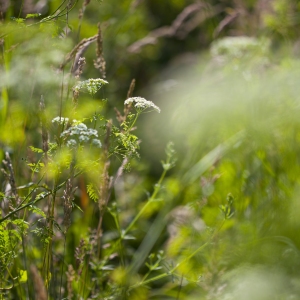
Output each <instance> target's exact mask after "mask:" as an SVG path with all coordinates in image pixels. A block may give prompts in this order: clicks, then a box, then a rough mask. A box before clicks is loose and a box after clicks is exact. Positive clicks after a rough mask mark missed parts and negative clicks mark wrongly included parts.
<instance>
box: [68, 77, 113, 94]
mask: <svg viewBox="0 0 300 300" xmlns="http://www.w3.org/2000/svg"><path fill="white" fill-rule="evenodd" d="M106 84H108V82H107V81H106V80H104V79H101V78H96V79H93V78H90V79H88V80H85V81H79V82H78V83H77V84H76V85H75V86H74V87H73V90H74V92H75V93H76V94H78V93H79V91H80V90H87V92H88V93H89V94H91V95H95V94H96V93H97V92H98V91H99V90H100V89H101V87H102V86H103V85H106Z"/></svg>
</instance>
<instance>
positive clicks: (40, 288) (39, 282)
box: [30, 265, 48, 300]
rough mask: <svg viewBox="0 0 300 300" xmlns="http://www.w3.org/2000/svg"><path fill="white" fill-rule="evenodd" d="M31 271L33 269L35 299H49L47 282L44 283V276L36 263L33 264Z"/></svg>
mask: <svg viewBox="0 0 300 300" xmlns="http://www.w3.org/2000/svg"><path fill="white" fill-rule="evenodd" d="M30 271H31V275H32V281H33V286H34V292H35V299H38V300H47V299H48V296H47V291H46V288H45V283H44V281H43V278H42V276H41V275H40V273H39V271H38V269H37V267H36V266H34V265H31V266H30Z"/></svg>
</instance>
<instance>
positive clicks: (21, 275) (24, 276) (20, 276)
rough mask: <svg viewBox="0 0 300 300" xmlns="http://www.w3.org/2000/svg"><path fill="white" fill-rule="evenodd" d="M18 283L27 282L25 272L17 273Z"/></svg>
mask: <svg viewBox="0 0 300 300" xmlns="http://www.w3.org/2000/svg"><path fill="white" fill-rule="evenodd" d="M19 281H20V282H21V283H22V282H27V271H26V270H20V272H19Z"/></svg>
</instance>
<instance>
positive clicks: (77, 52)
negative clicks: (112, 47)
mask: <svg viewBox="0 0 300 300" xmlns="http://www.w3.org/2000/svg"><path fill="white" fill-rule="evenodd" d="M97 38H98V33H97V34H96V35H94V36H92V37H90V38H87V39H83V40H81V41H80V42H79V43H78V44H77V45H76V46H75V47H74V48H73V49H72V51H71V52H69V53H68V54H67V55H66V57H65V60H64V61H63V62H62V64H61V65H60V70H63V68H64V67H65V66H66V65H67V64H68V63H69V62H70V61H71V60H72V59H73V58H75V60H74V63H73V67H72V72H73V74H74V73H75V71H76V70H77V67H78V61H79V58H80V57H82V54H83V53H84V51H85V50H86V49H87V48H88V46H89V45H91V44H92V43H93V42H95V41H96V40H97Z"/></svg>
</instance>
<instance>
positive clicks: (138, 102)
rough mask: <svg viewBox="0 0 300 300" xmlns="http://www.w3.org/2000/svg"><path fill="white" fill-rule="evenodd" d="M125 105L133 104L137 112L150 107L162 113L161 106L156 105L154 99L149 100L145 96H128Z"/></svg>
mask: <svg viewBox="0 0 300 300" xmlns="http://www.w3.org/2000/svg"><path fill="white" fill-rule="evenodd" d="M124 104H125V105H132V106H133V107H134V108H135V109H136V111H137V113H142V112H143V111H145V110H146V109H148V108H150V109H152V110H156V111H157V112H158V113H160V108H159V107H158V106H156V105H155V104H154V103H153V102H152V101H148V100H146V99H145V98H141V97H132V98H128V99H127V100H125V102H124Z"/></svg>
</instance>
